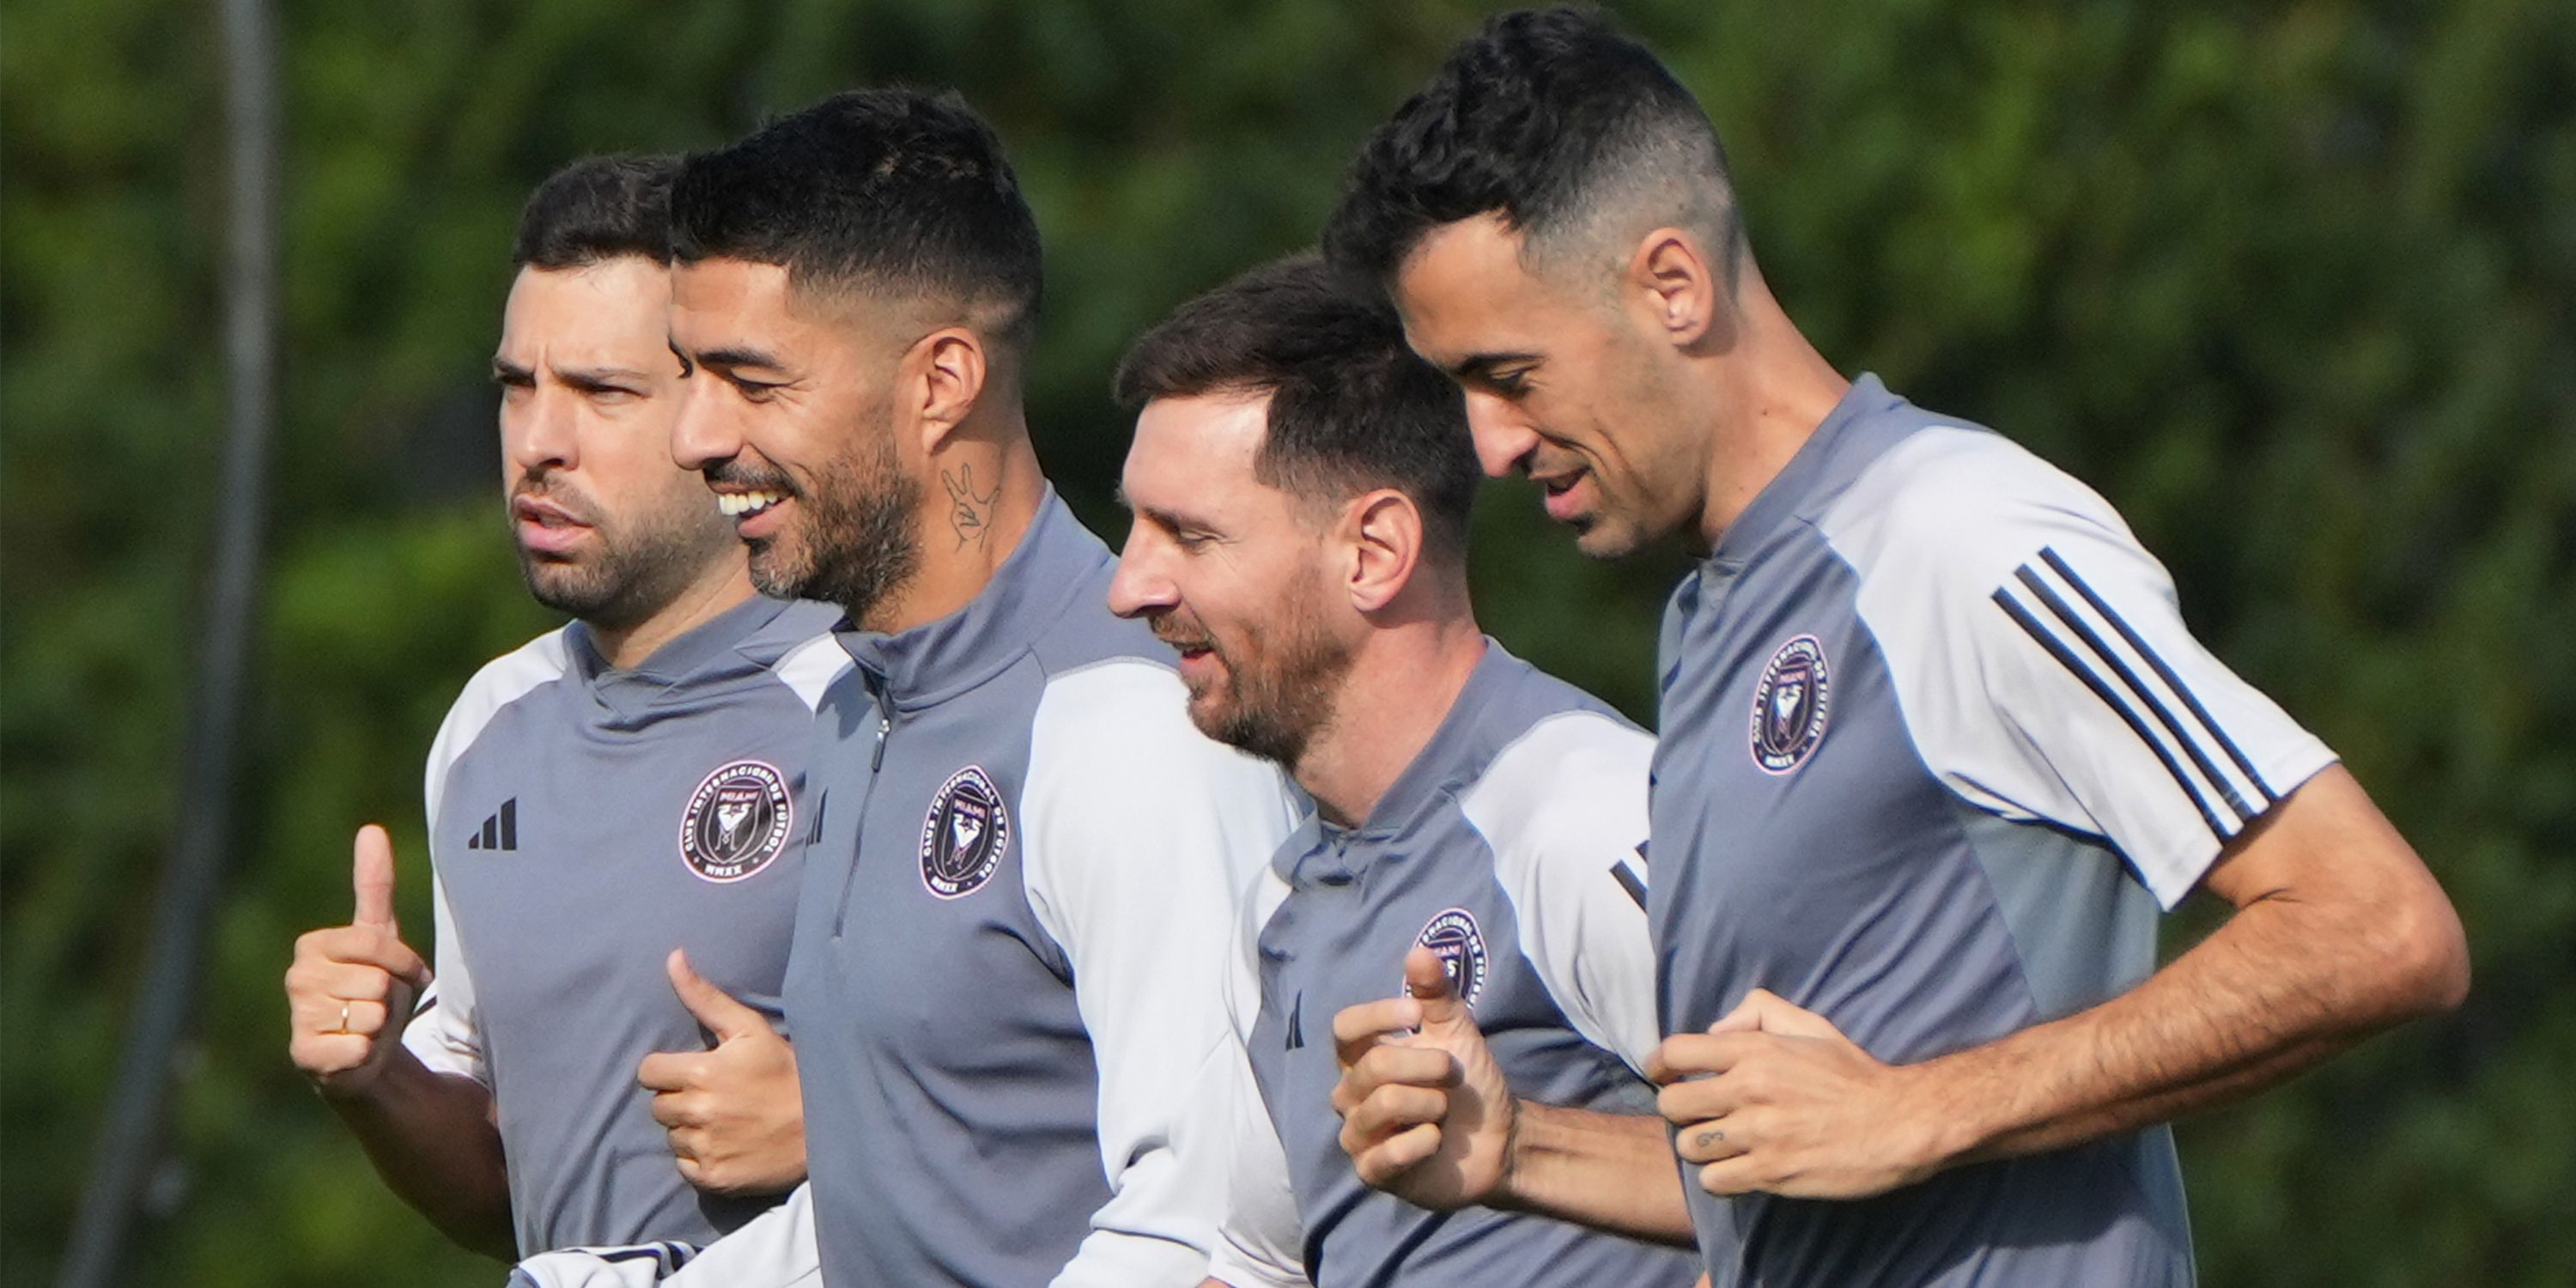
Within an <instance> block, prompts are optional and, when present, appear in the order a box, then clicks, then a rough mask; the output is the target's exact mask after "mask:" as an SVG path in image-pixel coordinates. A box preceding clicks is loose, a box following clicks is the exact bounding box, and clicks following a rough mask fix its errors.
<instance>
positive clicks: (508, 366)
mask: <svg viewBox="0 0 2576 1288" xmlns="http://www.w3.org/2000/svg"><path fill="white" fill-rule="evenodd" d="M536 379H537V373H536V372H534V371H531V370H529V369H528V368H526V367H522V366H520V365H519V364H518V363H515V362H512V361H510V360H509V359H507V358H504V357H501V356H499V355H498V354H495V355H493V358H492V381H493V383H495V384H503V385H525V384H534V383H535V382H536Z"/></svg>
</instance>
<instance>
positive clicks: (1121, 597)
mask: <svg viewBox="0 0 2576 1288" xmlns="http://www.w3.org/2000/svg"><path fill="white" fill-rule="evenodd" d="M1149 528H1150V525H1148V524H1147V523H1146V522H1145V520H1143V519H1141V518H1140V519H1138V520H1136V522H1135V526H1133V527H1131V528H1129V529H1128V531H1127V545H1126V547H1125V548H1124V549H1122V550H1120V551H1119V552H1118V571H1117V572H1115V573H1113V574H1112V575H1111V576H1110V578H1109V611H1110V612H1112V613H1115V614H1117V615H1118V616H1120V617H1141V616H1143V615H1145V614H1146V613H1150V612H1153V611H1155V610H1156V609H1163V608H1170V607H1172V606H1173V605H1175V604H1177V603H1179V602H1180V595H1179V592H1178V589H1177V588H1176V587H1175V586H1174V585H1173V584H1172V579H1171V576H1170V574H1169V573H1168V572H1166V571H1165V570H1164V567H1163V559H1162V552H1161V550H1160V547H1161V546H1162V545H1164V544H1166V543H1164V542H1162V541H1161V540H1160V539H1158V538H1157V537H1156V536H1155V535H1154V534H1153V533H1152V532H1151V531H1150V530H1149Z"/></svg>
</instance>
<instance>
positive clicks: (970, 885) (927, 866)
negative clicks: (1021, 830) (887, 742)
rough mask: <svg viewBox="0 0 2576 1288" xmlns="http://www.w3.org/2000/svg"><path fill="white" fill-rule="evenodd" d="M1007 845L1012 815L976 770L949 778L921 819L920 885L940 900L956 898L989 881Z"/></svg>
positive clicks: (971, 768) (989, 781)
mask: <svg viewBox="0 0 2576 1288" xmlns="http://www.w3.org/2000/svg"><path fill="white" fill-rule="evenodd" d="M1010 844H1011V811H1010V809H1009V808H1008V807H1007V806H1005V805H1003V804H1002V793H1001V791H1000V789H998V788H996V787H994V786H993V780H992V778H991V777H990V776H988V775H986V774H985V772H984V770H983V767H982V766H980V765H968V766H967V767H965V768H964V769H961V770H958V771H957V772H956V773H953V774H950V775H949V776H948V781H947V782H945V783H942V784H940V785H939V792H938V794H937V795H934V796H932V797H931V798H930V816H929V817H927V818H925V819H923V820H921V884H922V885H924V886H926V887H928V888H929V890H930V892H931V893H932V894H935V895H937V896H939V897H940V898H942V899H961V898H964V897H965V896H967V895H970V894H973V893H975V892H976V891H977V890H980V889H982V888H983V887H984V883H985V882H987V881H990V880H992V879H993V870H994V869H995V868H998V867H1000V866H1001V865H1002V854H1003V851H1005V850H1006V849H1008V848H1009V846H1010Z"/></svg>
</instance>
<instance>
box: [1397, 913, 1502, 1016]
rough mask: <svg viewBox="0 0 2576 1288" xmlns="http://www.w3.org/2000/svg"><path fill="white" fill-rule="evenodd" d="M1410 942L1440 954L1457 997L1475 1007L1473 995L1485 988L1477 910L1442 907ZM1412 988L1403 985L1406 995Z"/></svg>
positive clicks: (1483, 950) (1483, 960) (1483, 958)
mask: <svg viewBox="0 0 2576 1288" xmlns="http://www.w3.org/2000/svg"><path fill="white" fill-rule="evenodd" d="M1413 942H1415V943H1417V944H1420V945H1422V946H1423V947H1425V948H1428V949H1430V950H1431V951H1432V952H1435V953H1437V954H1439V955H1440V966H1441V969H1443V970H1446V971H1448V972H1449V987H1451V988H1452V989H1455V990H1456V991H1457V994H1458V1000H1459V1001H1461V1002H1463V1003H1465V1004H1467V1005H1468V1006H1469V1007H1471V1008H1472V1007H1474V1006H1475V1005H1476V995H1477V994H1479V993H1482V992H1484V991H1485V932H1483V931H1481V930H1478V929H1477V928H1476V914H1474V913H1472V912H1469V911H1467V910H1466V909H1464V908H1448V909H1444V910H1442V911H1441V912H1440V913H1438V914H1437V915H1435V916H1433V917H1432V918H1431V920H1430V922H1429V923H1428V924H1426V925H1424V926H1423V927H1422V933H1421V934H1418V935H1415V936H1414V937H1413ZM1412 991H1413V990H1412V986H1411V985H1406V986H1405V992H1406V994H1407V995H1408V996H1410V995H1411V993H1412Z"/></svg>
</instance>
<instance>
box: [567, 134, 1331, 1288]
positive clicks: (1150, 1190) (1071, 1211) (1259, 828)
mask: <svg viewBox="0 0 2576 1288" xmlns="http://www.w3.org/2000/svg"><path fill="white" fill-rule="evenodd" d="M672 204H673V227H674V243H675V247H676V250H677V263H676V265H675V267H674V269H673V274H672V275H673V283H674V285H673V296H672V309H671V317H670V343H671V347H672V348H673V349H674V350H676V351H677V352H678V354H679V355H680V357H681V359H682V361H683V362H684V363H685V364H686V365H687V367H688V369H689V370H690V371H691V373H692V374H691V375H690V376H689V379H688V384H689V386H690V390H689V394H688V399H687V405H686V407H685V409H684V410H683V411H682V413H681V415H680V418H679V422H678V424H677V425H676V427H675V429H674V434H673V443H674V446H675V448H676V450H677V453H678V456H679V458H680V460H681V461H682V463H684V464H687V465H691V466H694V467H697V468H699V469H701V470H702V471H703V472H704V473H705V475H706V478H707V480H708V482H709V483H711V484H712V485H713V486H714V487H715V489H716V491H717V492H718V493H719V495H721V496H723V497H724V498H725V502H724V504H725V507H726V509H727V510H728V511H729V512H730V513H731V514H732V516H733V522H734V525H735V531H736V532H737V533H738V534H739V535H740V537H741V539H742V541H743V543H744V544H745V547H746V548H747V550H748V552H749V556H750V572H751V576H752V579H753V580H754V582H756V583H757V584H759V585H760V586H761V587H762V588H763V589H766V590H769V591H771V592H772V593H777V594H788V593H793V594H800V595H809V596H814V597H818V598H825V599H830V600H833V601H835V602H837V603H838V604H840V606H841V607H842V609H843V610H844V611H845V612H846V613H847V615H848V624H847V626H846V628H845V629H844V630H842V631H841V632H840V634H839V635H838V646H839V648H840V649H841V650H842V651H843V652H845V653H846V655H847V657H848V659H850V660H851V661H853V662H854V663H855V665H854V666H853V667H852V668H851V669H850V670H849V671H848V672H847V673H846V674H844V675H843V676H842V677H841V678H840V679H839V680H837V681H836V682H835V683H833V684H832V686H831V687H830V688H829V690H828V691H827V692H826V693H825V694H824V696H823V700H822V702H823V729H822V738H823V741H822V743H821V745H820V746H819V747H818V749H817V751H816V753H815V755H816V760H815V775H814V791H815V803H814V807H813V811H812V820H811V825H812V828H813V831H812V833H811V835H812V838H813V839H812V841H811V843H810V846H809V849H808V852H807V866H806V882H805V888H804V891H803V895H802V898H801V900H800V902H799V906H798V910H797V926H796V938H795V950H794V957H793V961H792V964H791V967H790V969H789V972H788V979H787V990H786V1001H787V1012H788V1015H789V1017H790V1019H791V1020H792V1022H793V1023H794V1025H795V1033H796V1043H797V1054H798V1062H799V1065H800V1072H801V1074H802V1081H803V1087H804V1098H805V1119H806V1142H807V1153H808V1163H809V1170H810V1172H811V1180H810V1182H809V1184H808V1185H807V1186H806V1187H805V1188H804V1189H803V1190H800V1191H799V1192H798V1193H799V1197H798V1198H797V1199H796V1200H795V1201H794V1203H793V1204H792V1206H791V1208H790V1210H789V1211H787V1212H785V1213H783V1214H781V1216H780V1217H779V1218H777V1219H774V1220H771V1221H768V1222H765V1223H763V1224H762V1225H761V1226H759V1227H757V1228H755V1229H753V1230H750V1231H747V1232H745V1233H744V1234H741V1235H737V1236H736V1237H735V1238H733V1239H728V1240H725V1241H723V1242H720V1243H718V1244H717V1245H716V1246H714V1247H712V1248H710V1249H708V1250H706V1252H705V1253H704V1254H703V1255H702V1256H701V1257H700V1258H698V1259H697V1260H696V1261H694V1262H692V1263H691V1264H690V1266H689V1267H688V1268H687V1269H686V1270H684V1271H683V1272H682V1274H683V1276H684V1277H687V1278H690V1279H693V1280H695V1281H697V1282H703V1283H725V1284H757V1283H766V1282H781V1281H782V1280H780V1279H777V1278H775V1277H774V1276H776V1275H777V1274H778V1272H779V1270H780V1268H782V1267H785V1268H787V1269H789V1270H790V1271H791V1272H792V1271H793V1269H794V1267H795V1263H796V1257H795V1250H796V1248H797V1246H798V1244H799V1242H800V1241H801V1240H815V1241H817V1242H818V1244H819V1253H820V1266H821V1275H822V1279H823V1281H824V1282H825V1283H828V1284H835V1285H879V1284H887V1285H892V1284H902V1285H907V1286H909V1285H924V1286H928V1285H938V1284H962V1285H978V1286H984V1288H1024V1286H1026V1285H1035V1284H1048V1283H1053V1284H1058V1285H1064V1286H1066V1288H1079V1286H1085V1285H1100V1286H1102V1288H1108V1286H1110V1285H1118V1286H1121V1288H1138V1286H1141V1288H1153V1286H1154V1285H1190V1284H1196V1283H1197V1282H1199V1280H1200V1278H1201V1276H1202V1275H1204V1273H1205V1271H1206V1267H1207V1258H1208V1248H1209V1245H1210V1243H1211V1241H1212V1240H1213V1238H1214V1234H1215V1226H1216V1219H1217V1216H1218V1212H1217V1206H1218V1204H1219V1202H1220V1201H1221V1200H1220V1196H1219V1194H1218V1193H1217V1190H1216V1187H1215V1186H1213V1185H1211V1184H1209V1183H1208V1180H1207V1178H1206V1177H1204V1176H1202V1175H1199V1174H1196V1173H1194V1172H1193V1171H1192V1170H1190V1168H1189V1167H1188V1166H1186V1164H1185V1160H1184V1159H1182V1158H1181V1157H1180V1156H1179V1155H1177V1154H1176V1153H1175V1152H1174V1150H1173V1149H1172V1147H1171V1137H1172V1133H1173V1128H1174V1124H1175V1122H1176V1120H1177V1119H1178V1117H1179V1115H1180V1112H1181V1108H1182V1105H1183V1103H1184V1101H1185V1097H1186V1093H1187V1090H1188V1085H1187V1082H1188V1078H1189V1077H1190V1075H1191V1073H1192V1071H1193V1070H1194V1069H1195V1068H1196V1067H1197V1065H1198V1063H1199V1062H1200V1061H1201V1060H1202V1059H1203V1058H1204V1057H1205V1055H1206V1053H1207V1052H1208V1051H1209V1050H1211V1049H1213V1048H1214V1047H1215V1045H1216V1044H1217V1042H1218V1041H1220V1040H1221V1039H1222V1038H1223V1036H1224V1032H1225V1019H1224V1013H1223V1009H1222V1005H1221V1002H1220V999H1219V997H1218V992H1217V976H1218V971H1217V963H1218V960H1219V956H1220V954H1221V952H1222V951H1223V945H1224V942H1225V935H1226V930H1227V926H1228V913H1229V910H1230V908H1231V906H1232V892H1233V891H1234V890H1235V889H1237V888H1239V887H1240V885H1241V883H1242V882H1243V881H1244V880H1245V879H1247V878H1248V877H1249V875H1250V872H1251V870H1252V868H1253V867H1254V866H1255V865H1257V864H1258V863H1259V862H1260V861H1261V859H1262V858H1263V857H1265V856H1267V855H1268V854H1269V853H1270V851H1271V850H1272V848H1273V847H1275V846H1276V845H1277V844H1278V841H1279V838H1280V837H1281V836H1283V835H1284V834H1285V833H1286V832H1287V830H1288V828H1289V826H1290V825H1291V824H1292V823H1293V821H1294V817H1295V815H1294V811H1293V808H1292V801H1293V796H1292V794H1291V793H1290V792H1289V791H1288V790H1287V788H1286V785H1285V784H1284V783H1283V782H1282V781H1281V779H1280V777H1279V775H1278V774H1277V772H1276V771H1274V770H1272V769H1270V768H1269V767H1267V766H1264V765H1262V764H1261V763H1260V762H1258V761H1255V760H1253V759H1251V758H1249V757H1246V756H1243V755H1241V754H1239V753H1237V752H1234V751H1232V750H1230V749H1228V748H1226V747H1224V746H1222V745H1220V744H1218V743H1215V742H1212V741H1210V740H1209V739H1207V738H1206V737H1204V736H1202V735H1201V734H1199V733H1198V731H1196V730H1195V729H1193V728H1191V727H1190V724H1189V721H1188V719H1187V718H1186V716H1185V715H1184V714H1183V712H1182V710H1181V682H1180V680H1179V679H1178V678H1177V677H1176V676H1175V675H1174V673H1173V657H1172V654H1171V650H1170V649H1168V648H1167V647H1165V646H1164V645H1162V644H1160V643H1158V642H1156V641H1155V640H1154V639H1153V637H1152V635H1151V634H1150V633H1149V632H1148V631H1147V630H1146V629H1145V628H1144V627H1143V626H1141V625H1138V624H1135V623H1129V622H1121V621H1119V620H1117V619H1116V618H1114V617H1112V616H1111V615H1110V614H1109V611H1108V608H1107V605H1106V603H1105V597H1106V592H1107V589H1108V583H1109V577H1110V575H1111V572H1112V570H1113V567H1114V563H1113V560H1112V559H1111V557H1110V554H1109V551H1108V549H1107V547H1105V546H1104V545H1102V544H1101V542H1100V541H1099V539H1098V538H1096V537H1094V536H1092V535H1091V533H1089V532H1088V531H1086V530H1084V528H1083V527H1082V525H1081V524H1080V523H1079V522H1077V521H1076V520H1075V518H1074V516H1073V514H1072V512H1071V511H1070V510H1068V509H1067V508H1066V507H1065V505H1064V503H1063V502H1062V501H1060V500H1058V499H1057V498H1056V496H1055V494H1054V492H1053V490H1052V489H1051V488H1050V487H1049V486H1048V485H1047V482H1046V479H1045V477H1044V475H1043V474H1042V473H1040V471H1039V466H1038V460H1037V455H1036V453H1035V451H1034V450H1033V448H1032V447H1031V445H1030V442H1029V434H1028V426H1027V421H1026V418H1025V415H1024V413H1023V410H1022V406H1021V398H1020V388H1021V378H1022V373H1023V371H1025V370H1026V364H1027V360H1028V351H1029V346H1030V343H1031V341H1032V339H1033V337H1034V334H1035V330H1036V320H1037V318H1036V315H1037V307H1038V290H1039V281H1040V270H1039V245H1038V231H1037V225H1036V221H1035V219H1034V218H1033V217H1032V216H1031V214H1030V211H1029V208H1028V206H1027V204H1026V203H1025V202H1024V201H1022V200H1021V197H1020V192H1019V188H1018V185H1017V182H1016V181H1015V180H1014V178H1013V176H1012V173H1011V169H1010V166H1009V164H1008V163H1007V162H1006V161H1005V160H1004V159H1003V156H1002V151H1001V145H1000V142H999V141H998V140H997V139H995V138H994V136H993V133H992V131H991V130H990V129H989V128H988V127H987V126H986V125H985V124H984V122H983V121H982V120H980V119H978V118H977V117H976V116H975V115H974V113H973V112H971V111H969V110H968V109H967V108H966V107H965V105H964V104H963V103H961V102H959V101H957V100H956V99H955V98H954V97H953V96H945V97H934V96H930V95H925V94H920V93H915V92H910V91H900V90H872V91H861V92H855V93H849V94H842V95H838V96H836V97H833V98H830V99H826V100H824V101H823V102H822V103H819V104H816V105H815V106H813V107H810V108H807V109H805V110H803V111H800V112H797V113H795V114H793V115H790V116H787V117H784V118H782V119H780V120H778V121H777V122H775V123H773V124H771V125H769V126H767V127H766V128H764V129H762V130H761V131H759V132H758V133H756V134H753V135H752V136H751V137H749V138H747V139H744V140H742V141H740V142H738V143H735V144H732V145H730V146H728V147H725V148H721V149H718V150H716V151H714V152H711V153H707V154H703V155H700V156H696V157H692V158H691V159H690V160H689V162H688V165H687V168H686V170H685V171H684V172H683V174H682V175H681V177H680V180H679V182H678V184H677V186H676V188H675V190H674V195H673V199H672ZM1077 985H1078V987H1077ZM781 1250H783V1252H782V1251H781ZM626 1264H628V1265H633V1264H635V1263H626ZM545 1269H546V1270H548V1271H552V1270H553V1269H555V1267H553V1266H549V1267H546V1268H545ZM566 1269H567V1275H566V1277H570V1271H571V1270H573V1269H575V1268H570V1267H567V1268H566ZM532 1277H533V1276H532ZM557 1281H560V1280H557Z"/></svg>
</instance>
